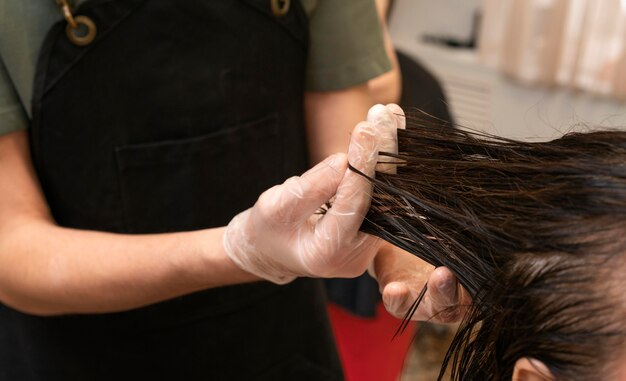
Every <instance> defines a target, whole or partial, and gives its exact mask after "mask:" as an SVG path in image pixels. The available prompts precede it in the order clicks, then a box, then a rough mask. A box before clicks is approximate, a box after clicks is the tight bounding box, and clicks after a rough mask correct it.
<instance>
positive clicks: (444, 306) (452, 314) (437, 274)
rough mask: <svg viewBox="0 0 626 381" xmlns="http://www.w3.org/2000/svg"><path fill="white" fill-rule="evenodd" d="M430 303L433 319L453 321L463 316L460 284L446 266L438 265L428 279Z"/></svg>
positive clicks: (446, 321)
mask: <svg viewBox="0 0 626 381" xmlns="http://www.w3.org/2000/svg"><path fill="white" fill-rule="evenodd" d="M428 285H429V287H428V292H429V295H428V296H429V298H428V299H429V302H430V303H429V304H430V309H431V313H432V315H433V316H431V317H432V318H433V320H435V321H438V322H441V323H452V322H454V321H457V320H458V319H460V317H461V313H460V308H459V307H460V304H459V303H460V297H459V288H460V286H459V284H458V281H457V278H456V276H454V274H452V272H451V271H450V270H449V269H447V268H446V267H438V268H436V269H435V270H434V271H433V273H432V274H431V275H430V278H429V280H428Z"/></svg>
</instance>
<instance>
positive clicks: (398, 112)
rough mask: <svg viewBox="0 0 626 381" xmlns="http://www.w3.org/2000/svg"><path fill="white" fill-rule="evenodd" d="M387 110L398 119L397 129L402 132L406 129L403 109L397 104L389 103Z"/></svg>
mask: <svg viewBox="0 0 626 381" xmlns="http://www.w3.org/2000/svg"><path fill="white" fill-rule="evenodd" d="M387 109H389V111H391V113H392V114H393V115H394V117H395V119H396V128H397V129H400V130H404V129H406V116H405V115H404V110H402V107H400V106H398V105H397V104H395V103H389V104H388V105H387Z"/></svg>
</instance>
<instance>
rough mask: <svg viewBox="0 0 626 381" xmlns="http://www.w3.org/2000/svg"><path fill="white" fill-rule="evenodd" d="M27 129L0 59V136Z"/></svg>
mask: <svg viewBox="0 0 626 381" xmlns="http://www.w3.org/2000/svg"><path fill="white" fill-rule="evenodd" d="M27 127H28V119H27V118H26V113H25V112H24V108H23V107H22V103H21V102H20V100H19V98H18V97H17V93H16V92H15V88H14V87H13V84H12V83H11V79H10V78H9V74H8V73H7V71H6V68H5V67H4V63H3V62H2V60H1V59H0V135H4V134H8V133H9V132H13V131H18V130H23V129H26V128H27Z"/></svg>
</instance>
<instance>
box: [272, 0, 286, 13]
mask: <svg viewBox="0 0 626 381" xmlns="http://www.w3.org/2000/svg"><path fill="white" fill-rule="evenodd" d="M290 5H291V0H272V13H273V14H274V16H276V17H281V16H284V15H286V14H287V12H289V6H290Z"/></svg>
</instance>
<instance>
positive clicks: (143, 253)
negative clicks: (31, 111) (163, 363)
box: [0, 131, 255, 315]
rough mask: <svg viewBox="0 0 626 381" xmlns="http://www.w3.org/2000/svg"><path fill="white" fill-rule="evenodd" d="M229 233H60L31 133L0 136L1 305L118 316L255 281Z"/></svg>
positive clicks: (35, 310)
mask: <svg viewBox="0 0 626 381" xmlns="http://www.w3.org/2000/svg"><path fill="white" fill-rule="evenodd" d="M223 230H224V229H221V228H220V229H210V230H202V231H196V232H187V233H171V234H154V235H122V234H111V233H104V232H94V231H85V230H74V229H67V228H62V227H59V226H57V225H56V224H55V222H54V220H53V219H52V217H51V216H50V212H49V211H48V207H47V205H46V203H45V199H44V197H43V195H42V193H41V190H40V188H39V185H38V182H37V177H36V175H35V172H34V170H33V168H32V165H31V162H30V154H29V151H28V138H27V136H26V133H25V132H23V131H22V132H16V133H12V134H7V135H4V136H0V302H2V303H5V304H7V305H10V306H12V307H14V308H16V309H19V310H22V311H25V312H30V313H35V314H45V315H50V314H62V313H82V312H112V311H119V310H125V309H130V308H134V307H139V306H143V305H147V304H150V303H154V302H157V301H161V300H165V299H168V298H171V297H174V296H177V295H182V294H185V293H189V292H193V291H197V290H200V289H204V288H209V287H217V286H222V285H227V284H233V283H241V282H245V281H251V280H254V279H255V278H254V277H253V276H252V275H250V274H248V273H245V272H244V271H243V270H240V269H239V268H238V267H236V266H235V265H234V264H233V263H232V262H231V261H230V259H228V257H227V256H226V253H225V252H224V250H223V247H222V234H223Z"/></svg>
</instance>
